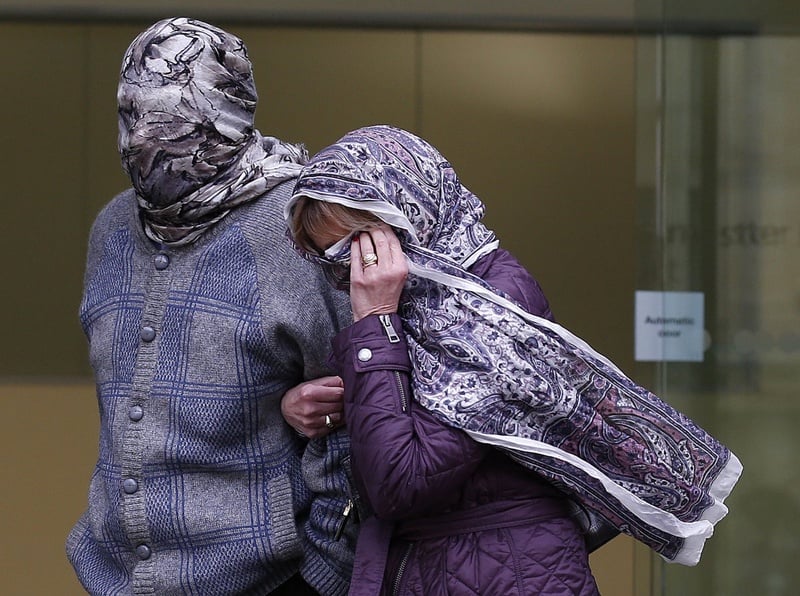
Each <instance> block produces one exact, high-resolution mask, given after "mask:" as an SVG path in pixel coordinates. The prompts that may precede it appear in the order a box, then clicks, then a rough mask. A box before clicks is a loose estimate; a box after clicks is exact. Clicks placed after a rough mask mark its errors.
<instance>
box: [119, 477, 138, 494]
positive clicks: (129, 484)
mask: <svg viewBox="0 0 800 596" xmlns="http://www.w3.org/2000/svg"><path fill="white" fill-rule="evenodd" d="M122 490H124V491H125V494H126V495H132V494H133V493H135V492H136V491H137V490H139V483H138V482H136V480H135V479H134V478H126V479H125V481H124V482H123V483H122Z"/></svg>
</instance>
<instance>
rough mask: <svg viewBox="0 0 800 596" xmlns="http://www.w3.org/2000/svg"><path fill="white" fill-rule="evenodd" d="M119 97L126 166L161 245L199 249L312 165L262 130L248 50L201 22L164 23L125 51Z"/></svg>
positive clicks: (298, 150)
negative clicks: (201, 240)
mask: <svg viewBox="0 0 800 596" xmlns="http://www.w3.org/2000/svg"><path fill="white" fill-rule="evenodd" d="M117 99H118V103H119V150H120V155H121V157H122V165H123V168H124V169H125V171H126V172H127V173H128V175H129V176H130V178H131V182H132V184H133V187H134V189H135V190H136V194H137V197H138V200H139V206H140V208H141V211H142V214H143V220H144V226H145V232H146V233H147V235H148V237H150V238H151V239H152V240H154V241H155V242H159V243H162V244H167V245H172V246H180V245H185V244H189V243H191V242H193V241H194V240H196V239H197V238H198V237H200V235H201V234H202V233H203V232H204V231H205V230H207V229H208V228H210V227H211V226H213V225H214V224H215V223H216V222H218V221H219V220H220V219H222V218H223V217H224V216H225V215H226V214H227V213H229V212H230V210H231V209H233V208H234V207H236V206H237V205H241V204H242V203H245V202H247V201H251V200H253V199H256V198H258V197H260V196H262V195H263V194H264V193H265V192H267V191H268V190H270V189H271V188H273V187H274V186H276V185H277V184H279V183H281V182H283V181H284V180H289V179H292V178H295V177H296V176H297V175H298V173H299V171H300V167H301V164H303V163H305V162H306V161H307V158H308V156H307V153H306V151H305V149H304V148H303V147H302V146H300V145H291V144H288V143H284V142H282V141H280V140H279V139H276V138H273V137H264V136H262V135H261V134H260V133H259V132H258V130H256V129H255V126H254V119H255V110H256V103H257V101H258V95H257V93H256V88H255V83H254V81H253V71H252V65H251V63H250V59H249V58H248V55H247V49H246V47H245V45H244V42H242V40H241V39H239V38H238V37H236V36H234V35H231V34H230V33H227V32H225V31H222V30H221V29H218V28H217V27H214V26H212V25H209V24H207V23H203V22H201V21H197V20H194V19H188V18H182V17H181V18H171V19H165V20H162V21H159V22H158V23H156V24H154V25H153V26H151V27H150V28H149V29H147V30H146V31H144V32H143V33H141V34H140V35H139V36H138V37H137V38H136V39H135V40H134V41H133V43H132V44H131V45H130V47H129V48H128V50H127V52H126V53H125V57H124V59H123V63H122V71H121V74H120V82H119V88H118V93H117Z"/></svg>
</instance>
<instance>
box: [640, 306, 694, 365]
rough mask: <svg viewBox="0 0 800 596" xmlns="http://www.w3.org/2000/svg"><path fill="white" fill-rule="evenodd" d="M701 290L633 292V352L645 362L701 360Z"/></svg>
mask: <svg viewBox="0 0 800 596" xmlns="http://www.w3.org/2000/svg"><path fill="white" fill-rule="evenodd" d="M703 304H704V302H703V293H702V292H647V291H637V292H636V314H635V321H636V325H635V330H636V341H635V346H636V350H635V354H636V360H639V361H645V362H664V361H672V362H702V361H703V346H704V335H705V325H704V320H703V317H704V309H703Z"/></svg>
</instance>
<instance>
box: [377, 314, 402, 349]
mask: <svg viewBox="0 0 800 596" xmlns="http://www.w3.org/2000/svg"><path fill="white" fill-rule="evenodd" d="M378 319H380V321H381V325H383V331H384V333H386V337H388V338H389V343H390V344H396V343H398V342H399V341H400V336H399V335H397V331H395V329H394V325H392V317H391V315H386V314H384V315H378Z"/></svg>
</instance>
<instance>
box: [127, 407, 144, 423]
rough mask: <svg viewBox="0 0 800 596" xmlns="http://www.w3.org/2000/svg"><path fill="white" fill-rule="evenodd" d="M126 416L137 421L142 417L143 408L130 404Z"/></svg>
mask: <svg viewBox="0 0 800 596" xmlns="http://www.w3.org/2000/svg"><path fill="white" fill-rule="evenodd" d="M128 418H130V419H131V420H133V421H134V422H139V420H141V419H142V418H144V409H142V406H131V407H130V409H129V410H128Z"/></svg>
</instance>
